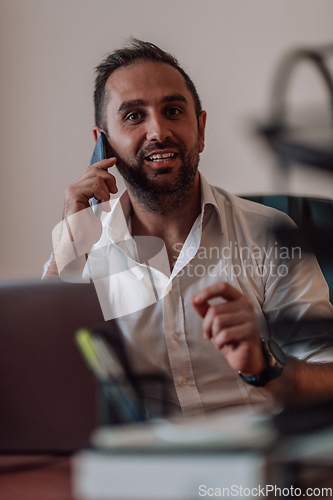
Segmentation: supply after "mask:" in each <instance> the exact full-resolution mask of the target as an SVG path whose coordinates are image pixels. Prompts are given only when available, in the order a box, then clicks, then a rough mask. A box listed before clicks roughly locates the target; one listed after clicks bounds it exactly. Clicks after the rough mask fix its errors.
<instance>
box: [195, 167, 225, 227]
mask: <svg viewBox="0 0 333 500" xmlns="http://www.w3.org/2000/svg"><path fill="white" fill-rule="evenodd" d="M199 174H200V186H201V220H200V226H202V224H203V220H204V216H205V213H206V212H207V210H206V209H207V207H208V206H209V205H211V206H213V207H214V209H215V210H216V213H217V216H218V219H219V222H220V227H221V233H222V234H223V223H222V214H221V209H220V207H219V206H218V204H217V201H216V198H215V195H214V189H213V187H212V186H211V185H210V184H208V182H207V181H206V179H205V177H204V176H203V175H202V173H201V172H200V173H199Z"/></svg>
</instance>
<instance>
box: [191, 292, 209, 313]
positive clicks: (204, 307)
mask: <svg viewBox="0 0 333 500" xmlns="http://www.w3.org/2000/svg"><path fill="white" fill-rule="evenodd" d="M191 303H192V306H193V307H194V309H195V310H196V312H197V313H198V314H199V316H201V317H202V318H204V317H205V316H206V313H207V311H208V309H209V304H207V303H203V304H196V303H195V302H194V297H192V298H191Z"/></svg>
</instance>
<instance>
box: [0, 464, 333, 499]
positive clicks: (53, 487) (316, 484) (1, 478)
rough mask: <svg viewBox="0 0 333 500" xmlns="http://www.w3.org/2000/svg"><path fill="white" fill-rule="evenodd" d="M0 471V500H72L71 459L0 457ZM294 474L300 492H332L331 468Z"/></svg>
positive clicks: (303, 470) (306, 469)
mask: <svg viewBox="0 0 333 500" xmlns="http://www.w3.org/2000/svg"><path fill="white" fill-rule="evenodd" d="M23 468H25V470H22V469H23ZM0 470H1V475H0V499H1V500H2V499H3V500H75V498H74V496H73V495H72V493H71V465H70V458H61V457H60V458H59V457H52V456H50V455H36V456H29V455H22V456H0ZM2 471H6V472H2ZM294 473H295V480H296V483H295V484H294V486H295V487H301V488H302V490H303V491H305V490H306V488H320V489H322V488H332V491H333V466H332V467H318V468H317V467H315V466H306V467H299V470H295V471H294ZM198 498H199V497H198ZM315 498H318V499H324V498H326V499H327V498H332V495H329V494H327V495H322V494H321V495H320V496H318V495H316V497H315Z"/></svg>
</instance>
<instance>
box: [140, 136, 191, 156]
mask: <svg viewBox="0 0 333 500" xmlns="http://www.w3.org/2000/svg"><path fill="white" fill-rule="evenodd" d="M168 148H172V149H175V150H177V152H181V151H182V148H181V147H180V146H179V144H176V143H175V142H173V141H171V140H166V141H163V142H160V141H155V142H153V143H151V144H148V146H146V147H145V148H143V149H141V150H140V152H139V155H138V156H139V158H145V157H146V156H149V154H150V153H152V152H153V151H156V149H168Z"/></svg>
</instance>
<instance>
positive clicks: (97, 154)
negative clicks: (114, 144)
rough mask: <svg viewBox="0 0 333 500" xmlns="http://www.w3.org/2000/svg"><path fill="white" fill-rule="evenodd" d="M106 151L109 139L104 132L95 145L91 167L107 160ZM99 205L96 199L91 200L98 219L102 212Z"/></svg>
mask: <svg viewBox="0 0 333 500" xmlns="http://www.w3.org/2000/svg"><path fill="white" fill-rule="evenodd" d="M106 150H107V138H106V136H105V134H104V132H100V134H99V136H98V139H97V141H96V144H95V149H94V152H93V154H92V157H91V160H90V165H93V164H94V163H97V162H98V161H101V160H104V159H105V158H107V156H106ZM98 203H99V201H98V200H96V198H92V199H91V205H92V206H91V208H92V210H93V212H94V214H95V215H97V217H99V216H100V214H101V211H100V210H99V208H98Z"/></svg>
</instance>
